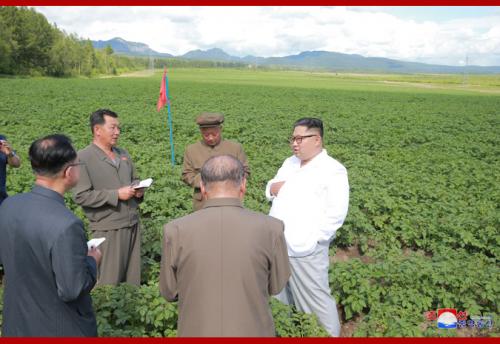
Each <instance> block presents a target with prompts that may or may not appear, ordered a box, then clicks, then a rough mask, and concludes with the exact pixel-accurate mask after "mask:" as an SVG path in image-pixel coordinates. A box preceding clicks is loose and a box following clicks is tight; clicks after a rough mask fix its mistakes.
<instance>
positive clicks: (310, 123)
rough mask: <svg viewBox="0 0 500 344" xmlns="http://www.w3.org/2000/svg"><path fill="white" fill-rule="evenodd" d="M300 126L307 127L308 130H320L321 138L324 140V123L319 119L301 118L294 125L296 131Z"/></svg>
mask: <svg viewBox="0 0 500 344" xmlns="http://www.w3.org/2000/svg"><path fill="white" fill-rule="evenodd" d="M299 126H304V127H307V129H318V130H319V136H321V138H323V121H322V120H320V119H319V118H312V117H304V118H301V119H299V120H297V121H296V122H295V123H294V124H293V128H294V129H295V128H296V127H299Z"/></svg>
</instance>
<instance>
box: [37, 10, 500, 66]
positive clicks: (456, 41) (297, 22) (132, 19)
mask: <svg viewBox="0 0 500 344" xmlns="http://www.w3.org/2000/svg"><path fill="white" fill-rule="evenodd" d="M36 9H37V11H39V12H41V13H43V14H44V15H45V16H46V17H47V18H48V20H49V21H51V22H56V23H57V25H58V27H60V28H62V29H64V30H65V31H66V32H68V33H76V34H78V35H79V36H80V37H83V38H90V39H93V40H98V39H102V40H107V39H111V38H113V37H122V38H124V39H126V40H129V41H135V42H143V43H146V44H148V45H149V46H150V47H151V48H152V49H154V50H157V51H160V52H168V53H171V54H174V55H181V54H184V53H186V52H187V51H189V50H193V49H209V48H214V47H217V48H221V49H223V50H225V51H226V52H228V53H229V54H232V55H237V56H245V55H256V56H265V57H268V56H284V55H291V54H297V53H299V52H301V51H305V50H327V51H335V52H342V53H350V54H361V55H364V56H378V57H389V58H395V59H403V60H408V61H419V62H426V63H440V64H451V65H459V64H461V63H462V64H463V63H464V61H465V57H466V56H468V59H469V64H480V65H500V55H499V53H498V52H499V51H500V11H498V10H497V11H491V14H487V15H481V16H480V17H470V13H469V16H467V17H466V16H465V15H464V17H463V18H458V19H449V18H448V19H446V20H439V21H437V20H434V19H432V18H433V16H434V17H436V13H437V14H439V13H443V12H442V10H443V9H442V8H440V9H439V11H436V13H434V14H433V16H429V18H431V19H425V18H424V19H418V20H417V19H408V18H407V17H403V16H400V15H398V14H395V13H394V12H391V11H388V10H387V11H386V10H385V8H382V7H380V8H379V7H366V8H363V7H355V8H350V7H256V6H253V7H252V6H251V7H239V6H238V7H217V6H209V7H180V6H176V7H37V8H36ZM430 11H432V8H431V9H430ZM440 11H441V12H440ZM469 12H470V11H469ZM421 14H422V12H421ZM421 14H420V15H421ZM419 18H420V17H419Z"/></svg>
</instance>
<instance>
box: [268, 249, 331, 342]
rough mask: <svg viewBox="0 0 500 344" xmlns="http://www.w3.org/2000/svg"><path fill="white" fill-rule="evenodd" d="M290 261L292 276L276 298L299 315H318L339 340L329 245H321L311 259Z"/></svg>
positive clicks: (325, 326)
mask: <svg viewBox="0 0 500 344" xmlns="http://www.w3.org/2000/svg"><path fill="white" fill-rule="evenodd" d="M289 258H290V268H291V270H292V275H291V276H290V279H289V280H288V283H287V284H286V286H285V288H284V289H283V290H282V291H281V292H280V293H279V294H278V295H276V298H277V299H278V300H280V301H281V302H283V303H284V304H287V305H294V306H295V307H296V308H297V309H298V310H299V311H302V312H305V313H314V314H316V316H317V317H318V320H319V322H320V324H321V325H323V327H324V328H325V330H326V331H327V332H328V333H329V334H330V335H331V336H332V337H338V336H340V321H339V315H338V312H337V304H336V302H335V299H334V298H333V296H332V295H331V292H330V286H329V284H328V266H329V264H330V261H329V257H328V244H326V243H325V244H318V246H316V249H315V250H314V252H313V253H312V254H311V255H309V256H306V257H300V258H296V257H289Z"/></svg>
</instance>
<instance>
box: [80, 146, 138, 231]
mask: <svg viewBox="0 0 500 344" xmlns="http://www.w3.org/2000/svg"><path fill="white" fill-rule="evenodd" d="M113 149H114V150H115V154H116V157H117V159H118V161H119V165H118V166H116V165H115V164H114V163H113V162H112V161H111V159H110V158H109V157H108V156H107V155H106V153H104V152H103V151H102V150H101V149H100V148H99V147H98V146H96V145H95V144H91V145H89V146H87V147H86V148H84V149H82V150H80V151H79V152H78V158H79V160H80V161H81V162H83V165H82V166H81V168H80V180H79V181H78V184H77V185H76V186H75V187H74V189H73V194H74V200H75V202H76V203H77V204H79V205H81V206H82V208H83V211H84V212H85V215H86V216H87V218H88V219H89V221H90V229H92V230H101V231H102V230H111V229H119V228H125V227H131V226H133V225H135V224H136V223H137V222H138V212H137V206H138V203H139V200H138V199H137V198H135V197H132V198H131V199H129V200H128V201H121V200H119V199H118V189H119V188H121V187H122V186H126V185H130V184H132V182H134V181H136V180H139V178H138V177H137V173H136V171H135V167H134V164H133V163H132V159H131V158H130V156H129V154H128V153H127V151H125V150H124V149H121V148H113Z"/></svg>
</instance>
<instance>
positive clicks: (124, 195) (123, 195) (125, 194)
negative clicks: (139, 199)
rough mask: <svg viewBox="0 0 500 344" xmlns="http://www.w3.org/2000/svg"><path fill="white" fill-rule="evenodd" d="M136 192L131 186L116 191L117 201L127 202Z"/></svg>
mask: <svg viewBox="0 0 500 344" xmlns="http://www.w3.org/2000/svg"><path fill="white" fill-rule="evenodd" d="M135 192H136V190H135V189H134V188H133V187H132V186H130V185H129V186H124V187H121V188H119V189H118V199H119V200H120V201H127V200H129V199H131V198H132V197H134V196H135Z"/></svg>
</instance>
